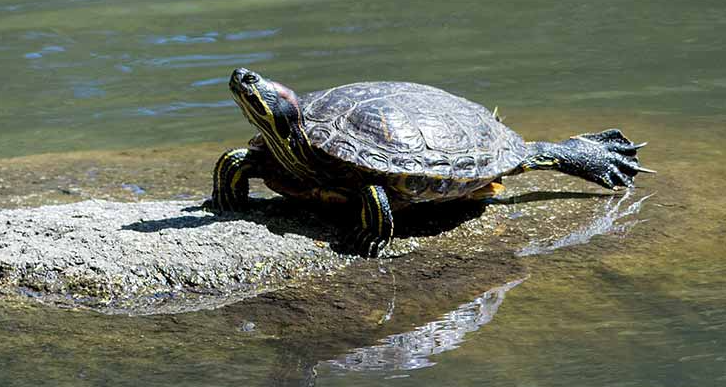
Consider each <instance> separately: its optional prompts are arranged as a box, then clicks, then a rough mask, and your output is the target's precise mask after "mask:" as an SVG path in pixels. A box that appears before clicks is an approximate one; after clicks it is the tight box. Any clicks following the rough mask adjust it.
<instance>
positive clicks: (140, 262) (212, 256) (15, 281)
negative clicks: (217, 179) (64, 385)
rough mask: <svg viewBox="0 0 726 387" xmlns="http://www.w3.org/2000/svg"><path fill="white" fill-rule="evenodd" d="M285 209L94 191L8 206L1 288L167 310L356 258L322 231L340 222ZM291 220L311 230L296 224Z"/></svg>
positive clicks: (0, 232)
mask: <svg viewBox="0 0 726 387" xmlns="http://www.w3.org/2000/svg"><path fill="white" fill-rule="evenodd" d="M268 202H269V201H268ZM273 202H274V201H273ZM263 207H264V205H263ZM282 211H283V212H284V209H282ZM279 215H280V216H277V215H276V214H275V213H274V211H272V212H271V211H265V214H264V215H263V214H262V212H261V210H254V209H253V210H251V211H250V212H249V213H246V214H245V215H239V216H238V215H234V214H229V215H221V216H219V215H214V214H212V213H209V212H206V211H203V210H202V209H201V208H200V207H199V203H198V202H189V201H173V202H142V203H117V202H108V201H101V200H90V201H84V202H79V203H74V204H67V205H58V206H45V207H39V208H29V209H14V210H4V211H0V289H2V291H3V292H4V293H6V294H8V293H18V292H19V293H21V294H24V295H28V296H31V297H38V298H42V299H43V300H46V301H50V302H53V303H61V304H64V303H65V304H69V305H75V304H82V305H87V306H91V307H102V306H113V307H114V308H116V309H124V308H129V309H130V310H131V309H134V310H139V309H143V308H144V307H152V306H153V307H154V308H157V311H158V310H161V309H163V308H164V305H166V304H170V305H171V304H173V308H174V309H175V311H179V310H180V309H181V310H183V309H184V308H187V307H188V308H192V309H197V308H198V307H199V305H201V304H203V305H204V307H215V306H218V305H220V304H223V303H229V302H232V301H234V300H236V299H241V298H244V297H247V296H250V295H254V294H257V293H259V292H261V291H265V290H269V289H272V288H274V287H276V286H280V285H281V284H283V283H285V284H289V283H291V282H294V281H295V280H297V279H301V278H304V277H306V276H307V275H308V274H310V273H311V272H315V273H320V272H326V271H330V270H334V269H337V268H340V267H343V266H345V265H347V264H348V263H349V262H350V259H351V258H352V257H350V256H346V255H341V254H338V253H336V252H334V251H332V250H331V249H330V247H329V242H327V241H323V240H320V239H318V238H323V239H326V240H328V239H329V238H327V237H326V236H328V235H330V234H331V233H334V231H333V230H331V229H328V230H326V229H321V228H320V227H321V226H320V224H321V223H316V224H299V223H296V222H297V221H298V220H299V221H300V222H304V219H305V217H302V216H298V217H296V216H292V217H291V218H292V219H286V217H285V216H282V214H279ZM291 224H296V225H297V226H299V227H300V228H301V229H302V228H304V229H305V230H306V233H307V234H308V235H310V237H307V236H302V235H298V234H296V233H289V232H287V230H286V229H285V228H286V227H287V228H289V227H290V225H291ZM159 308H161V309H159Z"/></svg>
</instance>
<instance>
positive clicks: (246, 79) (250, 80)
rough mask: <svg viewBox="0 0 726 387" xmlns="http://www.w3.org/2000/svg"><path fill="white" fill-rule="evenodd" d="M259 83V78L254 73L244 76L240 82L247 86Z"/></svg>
mask: <svg viewBox="0 0 726 387" xmlns="http://www.w3.org/2000/svg"><path fill="white" fill-rule="evenodd" d="M259 81H260V77H258V76H257V74H255V73H247V74H245V75H244V76H242V82H244V83H247V84H253V83H257V82H259Z"/></svg>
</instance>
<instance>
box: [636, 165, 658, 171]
mask: <svg viewBox="0 0 726 387" xmlns="http://www.w3.org/2000/svg"><path fill="white" fill-rule="evenodd" d="M635 170H636V171H638V172H643V173H658V171H654V170H652V169H648V168H643V167H641V166H638V168H636V169H635Z"/></svg>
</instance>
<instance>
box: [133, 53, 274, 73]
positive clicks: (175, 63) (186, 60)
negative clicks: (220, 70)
mask: <svg viewBox="0 0 726 387" xmlns="http://www.w3.org/2000/svg"><path fill="white" fill-rule="evenodd" d="M274 56H275V55H274V54H273V53H272V52H253V53H249V54H234V55H199V54H197V55H183V56H172V57H166V58H155V59H150V60H146V61H144V63H145V64H148V65H151V66H157V67H168V68H177V69H178V68H190V67H213V66H234V65H245V64H250V63H255V62H260V61H264V60H270V59H272V58H273V57H274Z"/></svg>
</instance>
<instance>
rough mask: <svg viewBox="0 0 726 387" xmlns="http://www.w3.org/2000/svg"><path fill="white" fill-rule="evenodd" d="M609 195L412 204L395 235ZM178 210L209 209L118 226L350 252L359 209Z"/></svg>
mask: <svg viewBox="0 0 726 387" xmlns="http://www.w3.org/2000/svg"><path fill="white" fill-rule="evenodd" d="M611 196H613V194H603V193H582V192H553V191H539V192H530V193H526V194H522V195H516V196H510V197H503V198H492V199H488V200H484V201H480V202H473V201H451V202H444V203H422V204H416V205H412V206H410V207H407V208H405V209H403V210H401V211H398V212H396V213H395V214H394V217H395V222H396V227H395V230H394V233H395V234H394V235H395V236H396V237H398V238H409V237H429V236H435V235H438V234H441V233H442V232H446V231H450V230H453V229H454V228H456V227H457V226H459V225H461V224H462V223H463V222H466V221H469V220H472V219H476V218H479V217H481V216H482V215H483V214H484V213H485V212H486V210H487V207H489V206H490V205H510V204H517V203H528V202H535V201H550V200H566V199H590V198H596V197H611ZM182 211H184V212H190V213H192V212H199V211H208V213H209V215H208V216H201V217H200V216H191V215H190V216H180V217H175V218H167V219H157V220H140V221H138V222H135V223H131V224H128V225H125V226H122V227H121V229H122V230H131V231H137V232H145V233H150V232H159V231H162V230H165V229H183V228H196V227H203V226H206V225H210V224H212V223H217V222H230V221H237V220H244V221H248V222H253V223H256V224H259V225H263V226H265V227H267V229H268V230H269V231H270V232H272V233H274V234H277V235H285V234H289V233H293V234H298V235H304V236H306V237H309V238H312V239H315V240H324V241H327V242H329V243H330V246H331V248H332V249H333V251H335V252H337V253H343V254H349V253H352V252H351V251H350V248H349V246H348V245H347V244H346V239H347V237H348V236H349V235H348V230H353V229H354V228H355V227H356V226H357V223H356V221H357V220H358V217H357V215H358V210H357V208H354V207H351V206H345V205H338V206H325V205H321V204H319V203H310V202H301V201H296V200H290V199H286V198H282V197H275V198H270V199H261V198H250V201H249V207H248V209H247V211H245V212H236V213H234V212H214V211H210V210H208V209H207V208H205V206H204V205H201V206H190V207H187V208H185V209H183V210H182Z"/></svg>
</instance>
